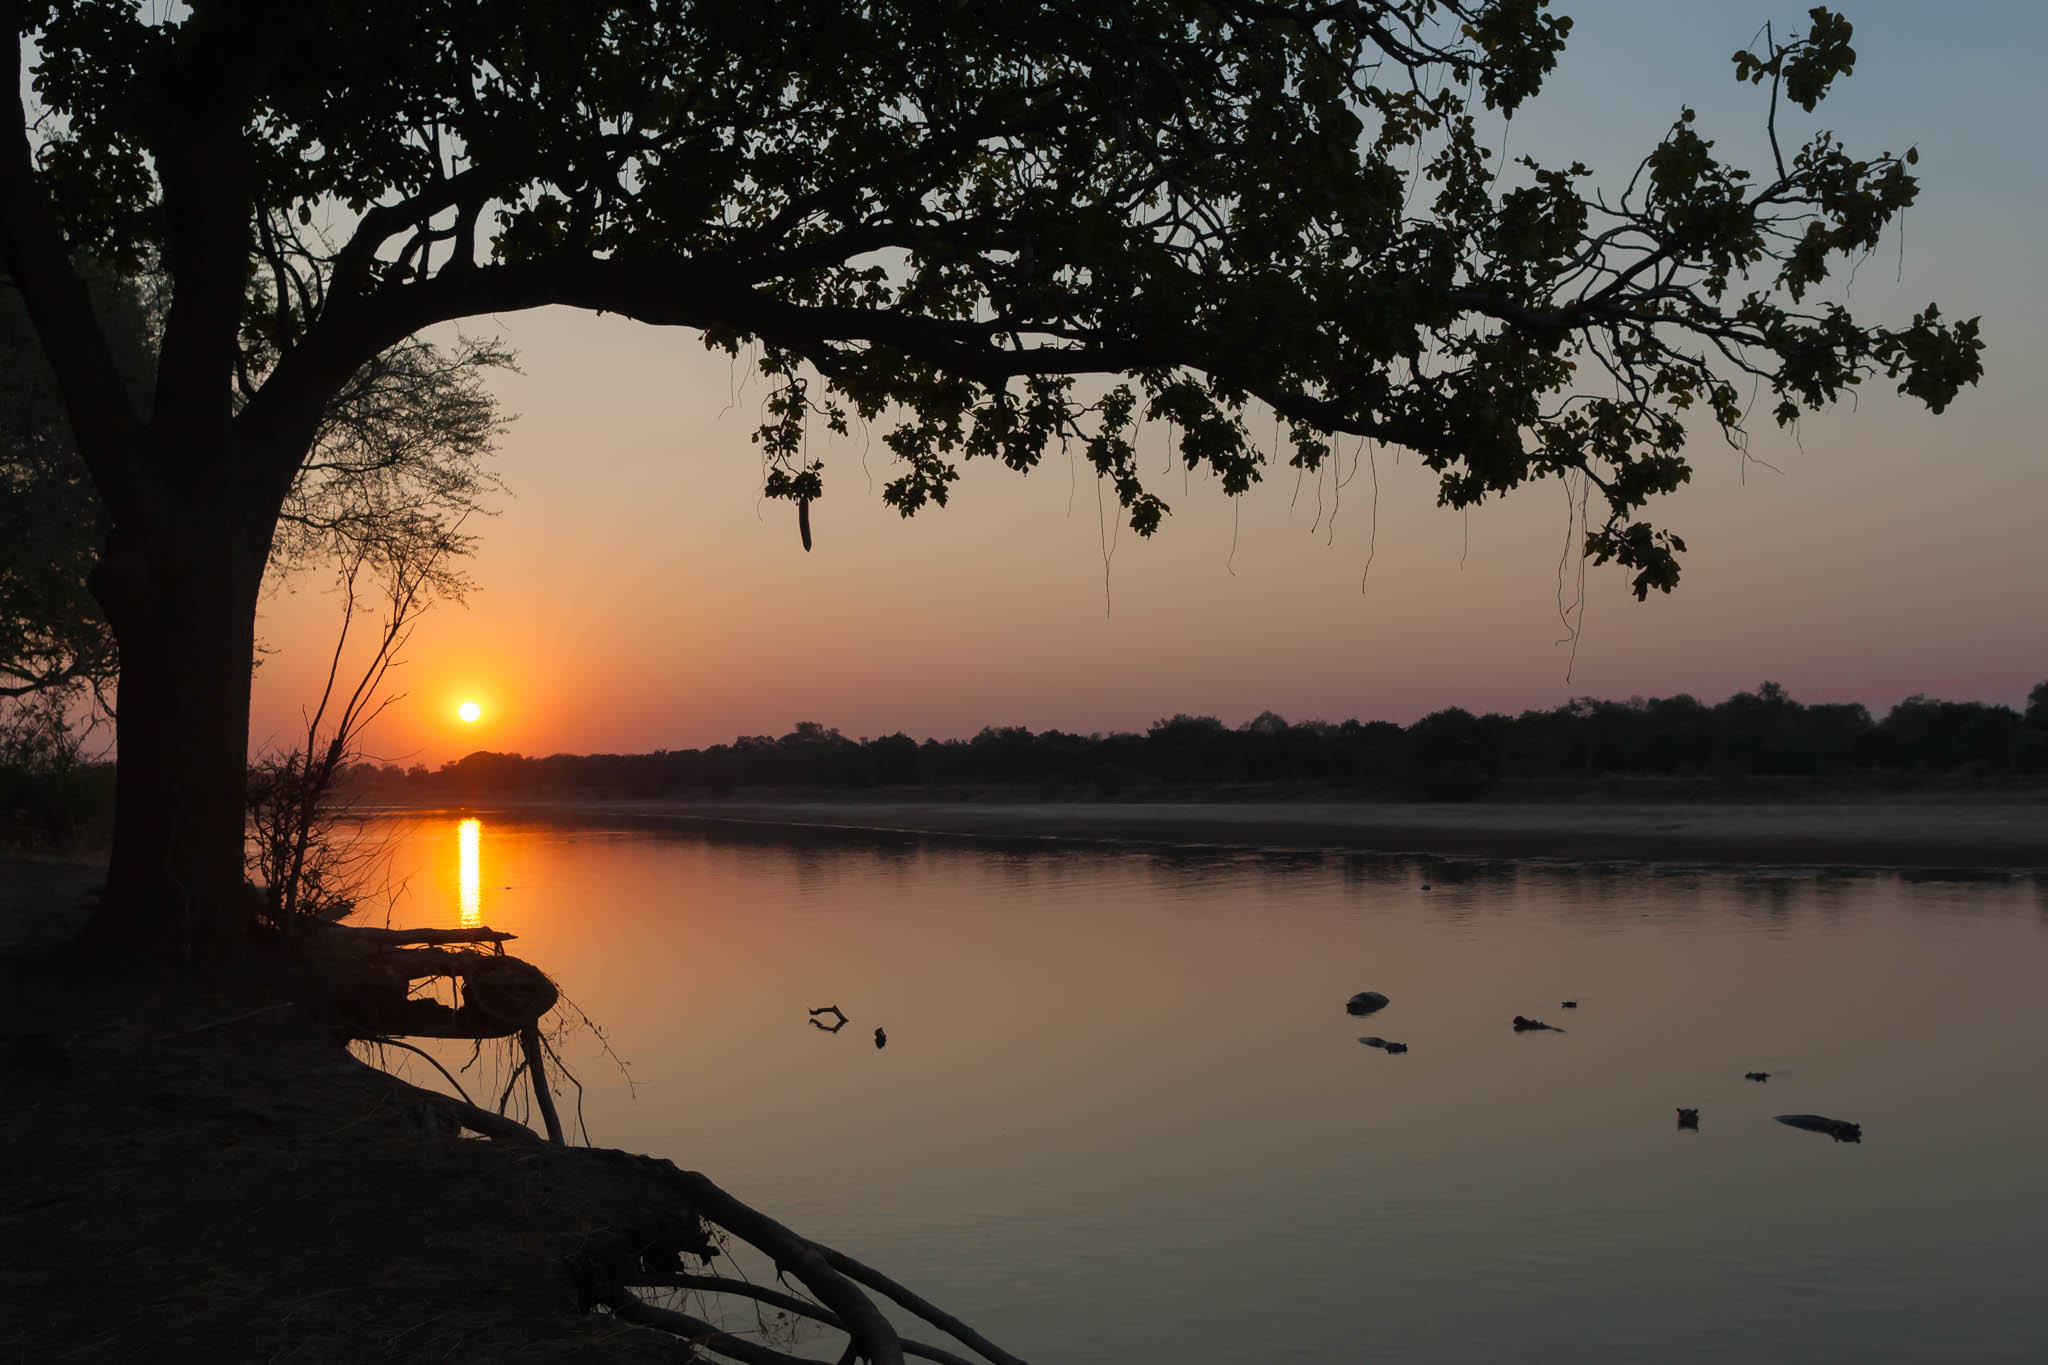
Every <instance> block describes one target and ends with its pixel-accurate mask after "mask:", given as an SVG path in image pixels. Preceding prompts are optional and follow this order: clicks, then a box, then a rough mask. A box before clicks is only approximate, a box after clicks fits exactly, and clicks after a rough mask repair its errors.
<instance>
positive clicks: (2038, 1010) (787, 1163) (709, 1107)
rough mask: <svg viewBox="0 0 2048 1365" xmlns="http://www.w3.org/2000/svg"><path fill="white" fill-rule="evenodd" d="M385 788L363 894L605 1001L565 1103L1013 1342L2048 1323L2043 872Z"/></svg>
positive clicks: (1198, 1349) (1962, 1337) (1027, 1353)
mask: <svg viewBox="0 0 2048 1365" xmlns="http://www.w3.org/2000/svg"><path fill="white" fill-rule="evenodd" d="M385 834H386V835H387V836H388V838H389V840H390V843H391V849H392V868H393V870H394V872H395V873H396V874H397V875H398V876H399V877H400V878H401V879H402V880H403V881H404V883H405V889H404V891H403V892H402V894H401V895H400V897H399V900H398V903H397V908H396V909H395V911H394V912H393V915H392V922H394V923H400V924H407V925H452V924H460V923H464V922H478V921H480V922H483V923H487V924H489V925H491V926H493V927H496V928H499V929H505V930H509V931H511V932H513V933H516V934H518V935H519V940H518V942H517V943H516V944H514V945H512V948H513V951H515V952H518V953H520V954H521V955H522V956H525V957H527V958H529V959H530V960H532V961H534V962H537V963H539V964H541V965H543V966H544V967H545V968H547V970H548V971H550V972H551V973H552V974H553V975H554V976H555V977H556V978H557V979H558V980H559V982H560V983H561V985H562V987H563V989H564V990H565V992H566V993H567V995H568V996H569V997H570V998H571V999H572V1000H573V1001H574V1003H575V1005H576V1006H578V1007H580V1009H581V1010H582V1011H583V1012H584V1013H586V1014H587V1015H588V1016H589V1017H590V1018H591V1019H592V1020H594V1021H595V1022H596V1024H597V1025H599V1026H600V1027H601V1028H602V1030H603V1033H604V1036H605V1038H606V1039H608V1040H609V1045H610V1048H611V1049H612V1051H613V1052H614V1053H616V1055H617V1057H618V1058H620V1059H623V1061H624V1063H625V1067H626V1074H629V1075H630V1077H631V1085H630V1086H629V1084H628V1082H627V1080H626V1079H625V1076H624V1075H622V1073H621V1071H620V1069H619V1068H618V1067H617V1066H616V1065H614V1064H613V1063H612V1062H611V1061H610V1060H609V1059H608V1058H607V1057H606V1056H605V1054H604V1052H603V1051H602V1050H601V1048H600V1046H599V1043H598V1039H597V1037H596V1036H595V1035H594V1034H592V1033H591V1032H589V1031H588V1030H580V1029H579V1030H576V1031H574V1032H572V1033H571V1034H570V1036H568V1037H567V1038H565V1039H564V1040H563V1047H564V1055H565V1057H566V1058H567V1059H568V1060H569V1062H570V1063H571V1065H572V1067H573V1068H574V1069H575V1071H576V1072H577V1074H578V1075H579V1076H580V1077H581V1078H582V1082H583V1085H584V1090H585V1094H584V1099H583V1119H584V1122H585V1123H586V1124H587V1126H588V1129H589V1132H590V1135H591V1137H592V1139H593V1140H595V1141H597V1142H598V1143H600V1144H603V1145H608V1146H619V1147H626V1148H630V1149H634V1150H639V1151H645V1152H651V1153H655V1154H657V1155H661V1156H666V1157H670V1158H672V1159H674V1160H675V1161H676V1162H677V1163H678V1164H681V1165H684V1166H688V1167H694V1168H696V1169H699V1170H702V1171H704V1172H706V1173H707V1174H709V1175H710V1176H711V1177H712V1178H713V1179H715V1180H717V1181H718V1182H719V1183H721V1184H722V1185H724V1186H725V1187H726V1188H727V1189H729V1190H731V1191H732V1192H733V1193H735V1194H737V1195H739V1196H740V1197H741V1198H743V1199H746V1200H748V1201H749V1202H751V1203H753V1204H754V1205H755V1206H756V1207H758V1208H760V1209H762V1210H763V1211H765V1212H768V1213H770V1214H772V1215H773V1216H775V1217H776V1218H778V1219H780V1220H781V1221H783V1222H785V1223H787V1224H790V1225H791V1226H793V1227H795V1228H797V1229H798V1230H800V1231H801V1232H803V1233H805V1234H806V1235H808V1236H811V1237H813V1238H816V1239H817V1240H820V1241H823V1242H826V1243H829V1244H832V1245H835V1246H838V1247H839V1248H840V1249H842V1250H844V1251H846V1252H848V1253H849V1254H851V1255H853V1256H855V1257H858V1258H859V1259H861V1260H864V1261H866V1262H867V1263H868V1264H870V1265H874V1266H877V1267H879V1268H881V1269H883V1270H885V1271H887V1272H888V1273H890V1274H892V1275H893V1276H895V1277H896V1278H897V1279H899V1280H902V1281H904V1282H906V1283H908V1284H910V1285H912V1286H913V1287H915V1288H917V1289H918V1290H919V1291H920V1292H922V1293H924V1294H925V1295H926V1297H928V1298H930V1299H933V1300H934V1301H936V1302H938V1303H940V1304H942V1305H944V1306H945V1307H947V1308H949V1309H950V1310H952V1311H954V1312H956V1313H957V1314H959V1315H960V1316H961V1317H963V1318H965V1319H966V1320H967V1321H968V1322H970V1323H973V1324H974V1325H975V1326H976V1327H978V1328H980V1329H981V1330H982V1331H983V1332H984V1333H986V1334H987V1335H988V1336H990V1337H992V1338H993V1339H994V1340H995V1341H997V1342H998V1343H1000V1344H1002V1345H1003V1346H1005V1347H1006V1348H1007V1349H1009V1350H1011V1351H1013V1352H1015V1353H1017V1354H1019V1355H1021V1356H1023V1357H1025V1358H1026V1359H1028V1360H1031V1361H1033V1362H1035V1363H1036V1365H1050V1362H1061V1361H1064V1362H1098V1361H1100V1362H1106V1361H1131V1360H1148V1361H1149V1360H1161V1361H1165V1360H1173V1361H1176V1362H1193V1363H1195V1365H1201V1363H1202V1362H1211V1361H1214V1362H1224V1361H1231V1362H1238V1361H1245V1360H1301V1361H1344V1360H1352V1359H1366V1358H1370V1359H1373V1360H1377V1361H1432V1362H1438V1361H1441V1362H1462V1361H1502V1360H1513V1361H1531V1362H1548V1361H1557V1362H1567V1361H1569V1362H1607V1361H1614V1362H1620V1361H1640V1360H1646V1359H1656V1360H1659V1361H1664V1362H1674V1361H1675V1362H1685V1361H1727V1360H1734V1359H1767V1360H1794V1359H1797V1360H1801V1361H1806V1362H1816V1361H1835V1360H1842V1361H1848V1360H1854V1361H1859V1362H1871V1361H1928V1360H1937V1359H1939V1360H1953V1361H2038V1360H2042V1359H2048V1293H2043V1291H2042V1287H2041V1285H2042V1272H2043V1270H2044V1269H2048V1251H2044V1249H2043V1241H2042V1237H2043V1229H2044V1227H2048V1166H2044V1163H2043V1161H2042V1158H2041V1154H2040V1149H2041V1139H2042V1133H2043V1131H2044V1119H2048V1112H2044V1111H2048V1098H2044V1096H2048V1087H2044V1084H2043V1082H2044V1080H2048V1065H2044V1061H2048V884H2044V883H2042V882H2040V881H2037V880H2034V879H2031V878H2024V877H1998V878H1989V879H1978V880H1958V879H1948V880H1944V879H1925V878H1921V879H1909V878H1906V877H1902V876H1897V875H1890V874H1869V875H1844V874H1828V873H1819V872H1799V873H1793V872H1781V871H1728V870H1702V869H1682V868H1645V867H1627V868H1623V867H1598V868H1594V867H1567V866H1541V865H1530V864H1513V863H1480V862H1465V863H1451V862H1442V861H1432V860H1418V859H1409V858H1386V859H1373V858H1358V857H1319V856H1301V855H1261V854H1251V853H1244V854H1185V853H1179V854H1169V853H1160V852H1155V851H1134V850H1109V849H1094V848H1089V849H1082V848H1075V847H1072V846H1056V845H1042V846H1038V847H1003V846H995V845H989V844H977V843H969V842H963V841H947V840H938V839H930V840H919V839H915V838H905V837H896V836H889V837H879V836H878V837H877V838H875V839H860V838H837V839H827V840H819V839H814V838H800V837H796V836H794V835H791V836H787V837H782V836H775V835H771V834H764V833H755V834H749V833H747V832H745V831H739V830H731V829H727V830H723V831H721V830H719V829H717V828H710V829H706V828H695V829H692V828H674V827H667V828H664V827H658V826H650V825H644V824H633V823H630V822H625V821H612V822H606V821H603V820H596V821H582V822H575V823H565V822H549V821H544V820H538V819H535V818H532V817H530V816H497V815H492V814H490V813H483V814H481V815H463V814H448V815H426V816H422V817H419V818H416V819H412V820H408V821H405V822H402V823H394V824H393V825H391V826H390V827H389V828H388V829H387V830H386V831H385ZM1362 990H1376V991H1380V992H1383V993H1385V994H1386V995H1387V996H1389V997H1390V998H1391V1000H1392V1004H1391V1005H1390V1006H1389V1007H1388V1008H1387V1009H1385V1010H1384V1011H1383V1012H1381V1013H1379V1014H1376V1015H1374V1016H1372V1017H1371V1018H1370V1019H1355V1018H1352V1017H1349V1016H1347V1014H1346V1013H1345V1009H1344V1002H1345V1001H1346V999H1347V998H1348V997H1350V996H1351V995H1352V994H1353V993H1355V992H1358V991H1362ZM1565 1000H1575V1001H1577V1002H1578V1004H1577V1008H1575V1009H1565V1008H1563V1007H1562V1002H1563V1001H1565ZM825 1005H838V1006H839V1007H840V1008H841V1009H842V1010H843V1011H844V1012H845V1013H846V1015H847V1016H848V1017H849V1019H850V1020H851V1022H850V1023H849V1024H848V1025H847V1026H846V1027H845V1028H844V1029H843V1030H841V1031H840V1032H838V1033H836V1034H828V1033H825V1032H823V1031H821V1030H820V1029H818V1028H815V1027H813V1025H812V1024H811V1021H810V1016H809V1014H808V1013H807V1011H808V1010H810V1009H813V1008H817V1007H821V1006H825ZM1517 1014H1521V1015H1526V1016H1531V1017H1534V1018H1538V1019H1543V1020H1546V1021H1548V1022H1550V1023H1551V1024H1554V1025H1558V1026H1560V1027H1561V1028H1562V1029H1563V1030H1564V1031H1563V1032H1529V1033H1516V1032H1515V1031H1514V1030H1513V1029H1512V1027H1511V1024H1510V1021H1511V1020H1512V1018H1513V1017H1514V1016H1515V1015H1517ZM877 1026H880V1027H882V1028H885V1029H886V1030H887V1037H888V1044H887V1046H886V1047H885V1048H880V1049H878V1048H877V1047H876V1046H875V1043H874V1030H875V1028H876V1027H877ZM1365 1034H1373V1035H1380V1036H1383V1037H1385V1038H1388V1039H1394V1040H1398V1041H1402V1042H1406V1043H1407V1044H1409V1047H1410V1051H1409V1052H1408V1053H1407V1054H1406V1055H1401V1056H1396V1055H1389V1054H1387V1053H1385V1052H1382V1051H1379V1050H1376V1049H1373V1048H1369V1047H1365V1046H1362V1045H1361V1044H1360V1043H1359V1041H1358V1039H1359V1037H1360V1036H1361V1035H1365ZM444 1055H447V1056H449V1057H450V1058H451V1066H452V1065H453V1064H454V1061H456V1060H460V1059H462V1058H465V1057H466V1056H467V1053H466V1052H451V1053H447V1054H444ZM393 1064H394V1066H396V1065H397V1062H396V1061H395V1060H394V1062H393ZM414 1065H415V1067H417V1068H418V1069H416V1070H414V1071H412V1072H410V1073H408V1074H411V1075H412V1076H413V1077H414V1079H417V1080H420V1081H422V1082H423V1083H425V1082H429V1081H433V1082H435V1083H438V1081H437V1080H436V1078H434V1077H432V1076H431V1074H430V1073H425V1068H423V1067H418V1064H417V1063H415V1064H414ZM503 1068H504V1062H503V1061H502V1060H501V1059H499V1058H498V1057H496V1056H494V1055H492V1054H491V1053H489V1052H486V1053H485V1055H484V1057H483V1058H482V1059H481V1060H479V1061H478V1062H477V1063H476V1064H475V1065H474V1066H472V1067H471V1069H470V1071H469V1072H468V1073H467V1074H466V1075H464V1077H463V1080H464V1084H465V1085H466V1086H467V1087H469V1088H470V1090H471V1093H472V1094H474V1095H478V1096H479V1098H484V1097H485V1096H486V1095H488V1096H489V1097H490V1099H487V1100H486V1102H492V1101H493V1100H494V1099H495V1096H496V1093H497V1090H498V1089H499V1088H500V1087H501V1086H502V1084H503V1077H504V1074H505V1073H504V1069H503ZM1750 1071H1761V1072H1768V1073H1770V1079H1769V1080H1768V1081H1767V1082H1761V1083H1759V1082H1754V1081H1749V1080H1746V1079H1745V1078H1744V1074H1745V1073H1746V1072H1750ZM423 1073H424V1074H423ZM480 1092H481V1093H480ZM1681 1106H1683V1107H1687V1108H1697V1109H1698V1110H1699V1111H1700V1117H1699V1126H1698V1128H1697V1130H1685V1129H1681V1128H1679V1127H1678V1125H1677V1115H1676V1110H1677V1109H1678V1108H1679V1107H1681ZM1802 1112H1803V1113H1818V1114H1824V1115H1829V1116H1832V1117H1836V1118H1845V1119H1849V1120H1853V1121H1856V1122H1859V1123H1861V1124H1862V1125H1863V1133H1864V1137H1863V1140H1862V1141H1861V1142H1860V1143H1855V1144H1851V1143H1837V1142H1834V1141H1831V1140H1830V1139H1829V1138H1828V1137H1827V1136H1826V1135H1824V1134H1818V1133H1810V1132H1801V1131H1798V1130H1795V1129H1793V1128H1789V1127H1786V1126H1784V1125H1781V1124H1778V1123H1776V1122H1774V1121H1773V1116H1774V1115H1777V1114H1781V1113H1802ZM571 1122H572V1125H573V1123H574V1120H573V1118H572V1120H571ZM926 1335H930V1334H929V1333H926ZM807 1344H808V1349H810V1350H811V1351H812V1352H813V1353H818V1352H820V1351H822V1350H824V1349H825V1348H824V1345H823V1342H822V1339H818V1340H812V1341H809V1342H808V1343H807Z"/></svg>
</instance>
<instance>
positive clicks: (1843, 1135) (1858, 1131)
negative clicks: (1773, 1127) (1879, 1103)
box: [1778, 1114, 1863, 1142]
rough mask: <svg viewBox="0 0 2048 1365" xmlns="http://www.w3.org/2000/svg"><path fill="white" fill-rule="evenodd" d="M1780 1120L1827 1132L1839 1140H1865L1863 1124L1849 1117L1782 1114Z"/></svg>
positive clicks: (1809, 1130) (1789, 1125)
mask: <svg viewBox="0 0 2048 1365" xmlns="http://www.w3.org/2000/svg"><path fill="white" fill-rule="evenodd" d="M1778 1122H1780V1123H1782V1124H1785V1125H1786V1126H1788V1127H1791V1128H1804V1129H1805V1130H1806V1131H1807V1132H1809V1133H1826V1134H1827V1135H1828V1136H1829V1137H1831V1138H1833V1139H1834V1140H1835V1141H1837V1142H1861V1141H1863V1125H1862V1124H1860V1123H1851V1122H1849V1121H1848V1120H1847V1119H1831V1118H1829V1117H1827V1115H1825V1114H1780V1115H1778Z"/></svg>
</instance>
